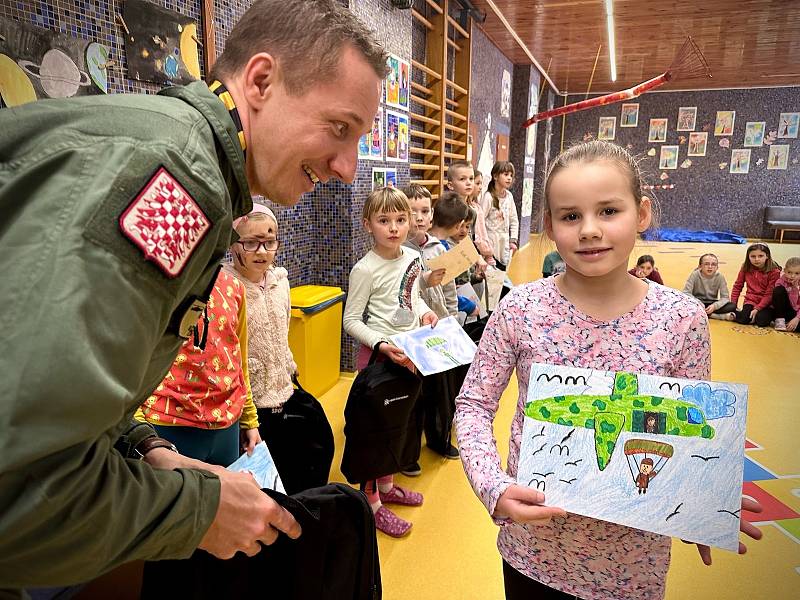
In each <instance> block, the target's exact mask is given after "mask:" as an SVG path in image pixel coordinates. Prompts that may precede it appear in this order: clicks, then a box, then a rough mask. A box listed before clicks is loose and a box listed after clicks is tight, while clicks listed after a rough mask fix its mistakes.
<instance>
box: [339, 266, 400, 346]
mask: <svg viewBox="0 0 800 600" xmlns="http://www.w3.org/2000/svg"><path fill="white" fill-rule="evenodd" d="M371 290H372V276H371V274H370V272H369V271H368V270H367V269H365V268H364V267H363V265H361V264H356V266H354V267H353V270H352V271H350V285H349V287H348V290H347V302H345V305H344V316H343V317H342V326H343V327H344V330H345V331H346V332H347V333H348V334H349V335H351V336H352V337H354V338H355V339H356V340H357V341H359V342H361V343H362V344H364V345H365V346H369V347H370V348H374V347H375V344H377V343H378V342H388V341H389V340H388V338H386V336H384V335H381V334H380V333H378V332H377V331H373V330H372V329H370V328H369V327H367V325H366V323H364V311H365V310H366V309H367V305H368V304H369V296H370V292H371Z"/></svg>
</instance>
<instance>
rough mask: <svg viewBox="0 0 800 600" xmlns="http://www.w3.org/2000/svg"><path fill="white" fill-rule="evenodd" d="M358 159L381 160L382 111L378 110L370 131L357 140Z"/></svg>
mask: <svg viewBox="0 0 800 600" xmlns="http://www.w3.org/2000/svg"><path fill="white" fill-rule="evenodd" d="M358 158H362V159H364V160H383V109H382V108H379V109H378V112H377V113H376V114H375V118H374V119H373V120H372V129H371V130H370V132H369V133H365V134H364V135H362V136H361V137H360V138H359V140H358Z"/></svg>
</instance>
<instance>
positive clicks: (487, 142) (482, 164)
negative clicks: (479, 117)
mask: <svg viewBox="0 0 800 600" xmlns="http://www.w3.org/2000/svg"><path fill="white" fill-rule="evenodd" d="M545 139H547V138H545ZM492 148H494V144H493V143H492V113H488V114H487V115H486V135H484V136H483V142H482V143H481V149H480V152H479V153H478V171H480V172H481V173H483V174H484V180H486V174H487V173H491V172H492V166H493V165H494V154H493V153H492Z"/></svg>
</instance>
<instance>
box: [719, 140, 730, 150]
mask: <svg viewBox="0 0 800 600" xmlns="http://www.w3.org/2000/svg"><path fill="white" fill-rule="evenodd" d="M719 145H720V148H730V147H731V141H730V140H729V139H728V138H722V139H721V140H720V141H719Z"/></svg>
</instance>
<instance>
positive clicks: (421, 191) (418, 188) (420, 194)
mask: <svg viewBox="0 0 800 600" xmlns="http://www.w3.org/2000/svg"><path fill="white" fill-rule="evenodd" d="M403 193H404V194H405V195H406V196H407V197H408V199H409V200H411V199H413V198H427V199H428V200H430V199H431V197H432V196H431V192H430V190H429V189H428V188H426V187H425V186H424V185H420V184H418V183H409V184H408V185H407V186H406V187H404V188H403Z"/></svg>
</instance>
